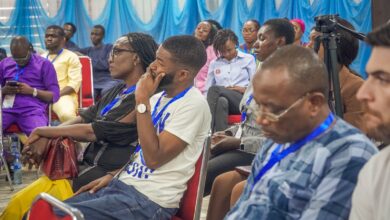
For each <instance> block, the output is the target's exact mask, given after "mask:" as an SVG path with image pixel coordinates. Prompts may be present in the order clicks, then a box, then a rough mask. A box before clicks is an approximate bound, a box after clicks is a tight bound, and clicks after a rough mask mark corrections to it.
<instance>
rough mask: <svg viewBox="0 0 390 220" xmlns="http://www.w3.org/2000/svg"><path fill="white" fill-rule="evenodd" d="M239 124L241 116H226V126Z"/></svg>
mask: <svg viewBox="0 0 390 220" xmlns="http://www.w3.org/2000/svg"><path fill="white" fill-rule="evenodd" d="M238 123H241V115H228V124H229V125H234V124H238Z"/></svg>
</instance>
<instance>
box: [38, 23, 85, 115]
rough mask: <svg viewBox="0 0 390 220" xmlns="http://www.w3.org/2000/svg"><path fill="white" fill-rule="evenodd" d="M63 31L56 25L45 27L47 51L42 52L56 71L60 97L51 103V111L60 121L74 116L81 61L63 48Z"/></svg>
mask: <svg viewBox="0 0 390 220" xmlns="http://www.w3.org/2000/svg"><path fill="white" fill-rule="evenodd" d="M64 44H65V33H64V30H63V29H62V28H61V27H60V26H57V25H51V26H49V27H47V28H46V33H45V45H46V49H47V50H48V52H46V53H44V54H42V56H43V57H45V58H46V59H48V60H49V61H50V62H51V63H52V64H53V65H54V68H55V70H56V72H57V79H58V84H59V86H60V99H59V100H58V102H56V103H55V104H54V105H53V111H54V112H55V113H56V114H57V116H58V118H59V119H60V121H61V122H65V121H68V120H70V119H73V118H75V117H76V112H77V108H78V97H77V93H78V91H79V89H80V85H81V63H80V60H79V58H78V56H77V55H76V54H75V53H73V52H71V51H69V50H67V49H64Z"/></svg>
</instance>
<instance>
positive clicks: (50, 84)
mask: <svg viewBox="0 0 390 220" xmlns="http://www.w3.org/2000/svg"><path fill="white" fill-rule="evenodd" d="M10 49H11V54H12V57H8V58H5V59H4V60H2V61H1V62H0V82H1V86H2V94H3V102H2V111H3V130H5V129H7V128H8V127H9V126H10V125H11V124H13V123H16V124H17V125H18V126H19V128H20V129H21V130H22V132H23V133H25V134H27V135H29V134H30V133H31V132H32V130H34V128H36V127H41V126H46V125H47V123H48V117H47V115H48V114H47V105H48V104H49V103H54V102H56V101H57V100H58V98H59V87H58V81H57V75H56V72H55V69H54V67H53V65H52V64H51V63H50V61H48V60H46V59H45V58H43V57H40V56H39V55H37V54H34V53H33V52H32V48H31V46H30V43H29V41H28V40H27V39H26V38H25V37H22V36H17V37H14V38H13V39H12V40H11V45H10Z"/></svg>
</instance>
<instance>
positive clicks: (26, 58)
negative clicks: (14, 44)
mask: <svg viewBox="0 0 390 220" xmlns="http://www.w3.org/2000/svg"><path fill="white" fill-rule="evenodd" d="M12 59H14V60H15V62H26V61H28V60H29V59H30V51H28V52H27V55H26V56H25V57H23V58H16V57H12Z"/></svg>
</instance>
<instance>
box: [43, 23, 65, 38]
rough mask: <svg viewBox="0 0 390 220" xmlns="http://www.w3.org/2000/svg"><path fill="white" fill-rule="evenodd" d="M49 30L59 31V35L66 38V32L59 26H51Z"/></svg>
mask: <svg viewBox="0 0 390 220" xmlns="http://www.w3.org/2000/svg"><path fill="white" fill-rule="evenodd" d="M49 29H54V30H57V31H58V34H59V35H60V36H61V37H65V32H64V29H63V28H62V27H60V26H58V25H50V26H48V27H47V28H46V30H49Z"/></svg>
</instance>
